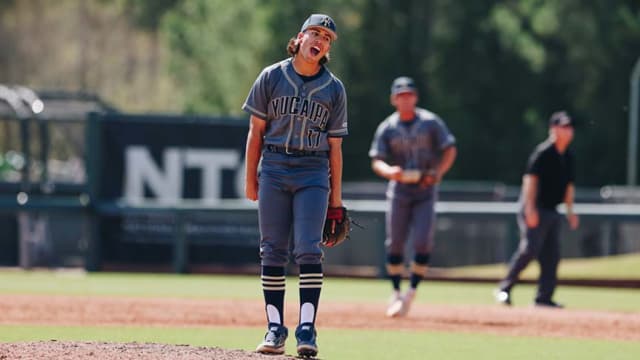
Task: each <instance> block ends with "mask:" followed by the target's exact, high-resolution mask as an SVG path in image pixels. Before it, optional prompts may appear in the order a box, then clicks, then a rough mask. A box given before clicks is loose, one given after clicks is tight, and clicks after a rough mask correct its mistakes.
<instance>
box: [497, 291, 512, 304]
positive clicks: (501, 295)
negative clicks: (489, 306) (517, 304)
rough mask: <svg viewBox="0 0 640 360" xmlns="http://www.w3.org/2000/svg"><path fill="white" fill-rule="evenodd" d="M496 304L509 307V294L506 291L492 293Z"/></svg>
mask: <svg viewBox="0 0 640 360" xmlns="http://www.w3.org/2000/svg"><path fill="white" fill-rule="evenodd" d="M493 297H494V298H495V299H496V302H497V303H499V304H502V305H506V306H511V294H510V293H509V292H508V291H504V290H500V289H496V290H495V291H494V292H493Z"/></svg>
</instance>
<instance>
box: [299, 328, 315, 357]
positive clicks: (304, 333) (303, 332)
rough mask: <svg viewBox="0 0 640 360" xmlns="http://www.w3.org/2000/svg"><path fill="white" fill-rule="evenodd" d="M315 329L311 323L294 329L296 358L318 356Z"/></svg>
mask: <svg viewBox="0 0 640 360" xmlns="http://www.w3.org/2000/svg"><path fill="white" fill-rule="evenodd" d="M316 337H317V333H316V329H315V327H314V326H313V324H312V323H303V324H300V325H298V327H297V328H296V340H297V341H298V346H297V351H298V356H300V357H303V358H311V357H315V356H316V355H318V345H317V344H316Z"/></svg>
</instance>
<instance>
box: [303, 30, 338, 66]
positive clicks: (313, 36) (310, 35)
mask: <svg viewBox="0 0 640 360" xmlns="http://www.w3.org/2000/svg"><path fill="white" fill-rule="evenodd" d="M298 38H299V39H300V50H299V52H298V54H300V55H302V57H303V58H304V59H305V60H306V61H308V62H318V61H320V59H322V57H323V56H325V55H326V54H327V53H328V52H329V50H330V49H331V34H330V33H329V32H328V31H326V30H323V29H320V28H310V29H308V30H307V31H305V32H304V33H300V34H299V35H298Z"/></svg>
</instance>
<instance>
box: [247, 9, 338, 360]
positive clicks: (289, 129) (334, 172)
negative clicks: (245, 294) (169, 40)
mask: <svg viewBox="0 0 640 360" xmlns="http://www.w3.org/2000/svg"><path fill="white" fill-rule="evenodd" d="M337 37H338V35H337V32H336V25H335V23H334V22H333V20H332V19H331V18H330V17H329V16H327V15H323V14H313V15H311V16H310V17H309V18H308V19H307V20H306V21H305V22H304V24H303V25H302V28H301V29H300V32H299V33H298V35H297V36H296V37H295V38H292V39H291V40H290V41H289V44H288V46H287V51H288V53H289V55H291V58H288V59H285V60H283V61H280V62H278V63H276V64H273V65H271V66H268V67H267V68H265V69H264V70H263V71H262V73H261V74H260V75H259V76H258V78H257V79H256V81H255V83H254V84H253V87H252V88H251V91H250V92H249V96H248V97H247V100H246V102H245V104H244V105H243V109H244V110H245V111H247V112H249V113H250V114H251V124H250V129H249V134H248V137H247V148H246V164H247V165H246V197H247V198H248V199H250V200H259V206H258V218H259V222H260V257H261V259H262V260H261V265H262V288H263V293H264V300H265V309H266V313H267V322H268V330H267V333H266V335H265V337H264V341H263V342H262V343H261V344H260V345H259V346H258V348H257V351H258V352H262V353H275V354H282V353H284V349H285V340H286V338H287V335H288V330H287V328H286V327H285V326H284V294H285V265H286V264H287V261H288V257H289V237H290V234H291V233H292V235H293V236H292V238H293V256H294V258H295V262H296V263H297V264H299V265H300V285H299V289H300V318H299V325H298V327H297V329H296V333H295V335H296V340H297V351H298V354H299V355H300V356H315V355H316V354H317V353H318V347H317V344H316V329H315V320H316V313H317V309H318V302H319V299H320V290H321V288H322V279H323V274H322V258H323V255H322V250H321V249H320V242H321V239H322V231H323V225H324V221H325V216H326V213H327V206H331V207H340V206H342V190H341V183H342V137H343V136H346V135H347V97H346V93H345V89H344V86H343V84H342V82H341V81H340V80H339V79H338V78H336V77H335V76H334V75H333V74H332V73H331V72H330V71H329V69H328V68H327V67H325V66H324V65H323V64H324V63H326V62H327V61H328V58H329V50H330V48H331V44H332V42H333V41H334V40H336V39H337ZM260 159H262V163H261V164H262V167H261V171H260V175H259V178H258V162H259V161H260ZM329 175H331V176H329Z"/></svg>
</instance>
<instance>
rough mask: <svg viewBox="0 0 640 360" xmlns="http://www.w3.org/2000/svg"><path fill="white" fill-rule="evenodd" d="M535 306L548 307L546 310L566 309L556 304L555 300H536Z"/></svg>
mask: <svg viewBox="0 0 640 360" xmlns="http://www.w3.org/2000/svg"><path fill="white" fill-rule="evenodd" d="M535 306H537V307H546V308H551V309H562V308H564V305H562V304H558V303H557V302H555V301H553V300H536V302H535Z"/></svg>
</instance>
